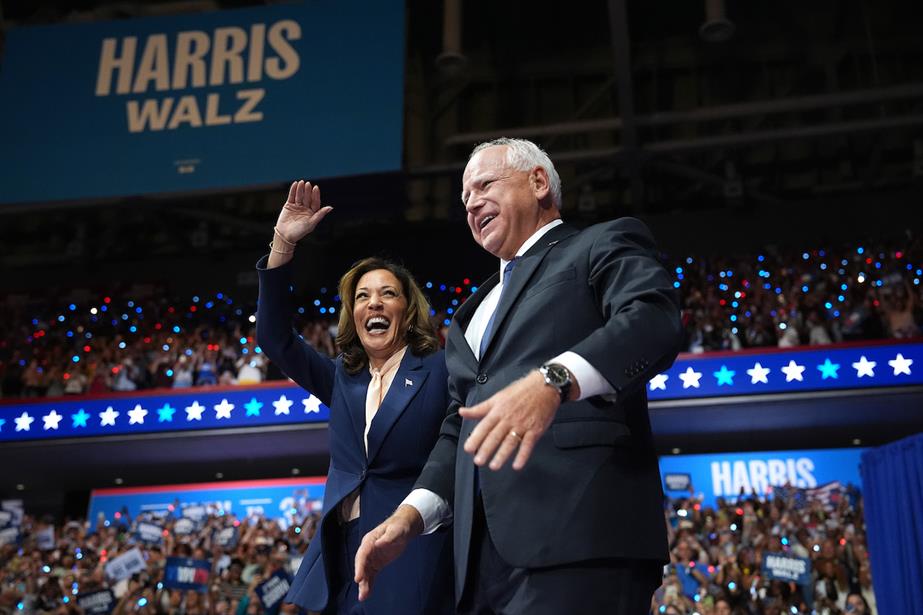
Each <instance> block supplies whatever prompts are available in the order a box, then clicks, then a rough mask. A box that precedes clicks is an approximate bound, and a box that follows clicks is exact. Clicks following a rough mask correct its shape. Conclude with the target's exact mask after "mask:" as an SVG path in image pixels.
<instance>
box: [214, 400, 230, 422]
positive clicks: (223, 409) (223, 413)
mask: <svg viewBox="0 0 923 615" xmlns="http://www.w3.org/2000/svg"><path fill="white" fill-rule="evenodd" d="M214 408H215V418H216V419H229V418H231V410H233V409H234V404H230V403H228V400H227V399H222V400H221V403H220V404H215V406H214Z"/></svg>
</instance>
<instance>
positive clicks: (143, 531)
mask: <svg viewBox="0 0 923 615" xmlns="http://www.w3.org/2000/svg"><path fill="white" fill-rule="evenodd" d="M137 533H138V540H140V541H141V542H145V543H147V544H153V545H159V544H160V543H162V542H163V526H162V525H157V524H156V523H145V522H141V523H139V524H138V532H137Z"/></svg>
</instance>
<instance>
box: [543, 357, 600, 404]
mask: <svg viewBox="0 0 923 615" xmlns="http://www.w3.org/2000/svg"><path fill="white" fill-rule="evenodd" d="M548 363H557V364H559V365H563V366H564V367H566V368H567V370H568V371H569V372H570V373H571V374H572V375H573V376H574V380H576V381H577V384H578V385H580V399H586V398H587V397H594V396H596V395H612V396H614V395H615V389H614V388H613V387H612V385H611V384H609V381H608V380H606V379H605V378H603V375H602V374H600V373H599V370H597V369H596V368H595V367H593V366H592V365H590V363H589V361H587V360H586V359H584V358H583V357H581V356H580V355H579V354H577V353H576V352H570V351H568V352H564V353H561V354H559V355H558V356H556V357H555V358H553V359H551V360H550V361H548Z"/></svg>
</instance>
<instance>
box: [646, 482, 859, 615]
mask: <svg viewBox="0 0 923 615" xmlns="http://www.w3.org/2000/svg"><path fill="white" fill-rule="evenodd" d="M667 520H668V527H669V536H670V557H671V563H670V565H669V567H668V568H667V571H666V574H665V577H664V584H663V585H662V586H661V587H660V589H658V591H657V592H656V594H655V596H654V609H655V612H659V613H665V614H668V615H691V614H693V613H698V614H699V615H731V614H733V615H770V614H773V615H781V614H783V613H817V614H818V615H837V614H845V613H849V614H851V615H860V614H861V615H869V614H874V613H877V610H876V601H875V594H874V592H873V589H872V583H871V569H870V563H869V554H868V548H867V547H868V545H867V543H866V536H865V529H864V523H863V501H862V495H861V493H860V492H859V490H858V489H857V488H855V487H851V486H850V487H848V488H846V489H843V490H842V491H833V492H831V493H827V495H825V496H821V495H818V496H816V497H813V496H812V497H805V492H804V491H801V490H798V489H794V488H777V489H776V490H775V493H774V496H773V497H771V498H758V497H755V496H752V497H741V498H738V499H737V500H736V501H734V502H730V501H721V500H719V502H718V505H717V506H715V507H706V506H703V505H702V504H701V499H698V498H695V497H690V498H683V499H678V500H674V501H673V502H672V505H671V506H670V507H669V508H668V509H667ZM770 556H782V561H783V563H787V562H793V561H795V560H794V559H790V558H798V559H800V560H801V561H804V562H809V563H806V565H805V569H806V570H807V575H806V578H805V579H804V580H806V581H807V582H806V583H803V584H798V583H797V582H795V581H791V580H787V579H782V578H778V577H774V574H773V572H772V571H771V570H770V568H772V567H771V566H770V567H769V568H767V566H766V564H767V558H769V557H770ZM777 559H779V558H778V557H777ZM796 568H797V566H796ZM783 569H785V567H784V566H783ZM791 569H792V568H791V567H789V568H788V570H791Z"/></svg>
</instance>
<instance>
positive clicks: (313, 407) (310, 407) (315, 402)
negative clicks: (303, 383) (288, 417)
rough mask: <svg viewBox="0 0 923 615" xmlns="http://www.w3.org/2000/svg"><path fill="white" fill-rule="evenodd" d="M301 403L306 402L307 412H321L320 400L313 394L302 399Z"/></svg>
mask: <svg viewBox="0 0 923 615" xmlns="http://www.w3.org/2000/svg"><path fill="white" fill-rule="evenodd" d="M301 403H302V404H304V413H305V414H311V413H312V412H313V413H314V414H317V413H319V412H320V400H319V399H317V398H316V397H314V396H313V395H311V396H310V397H308V398H306V399H302V400H301Z"/></svg>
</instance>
